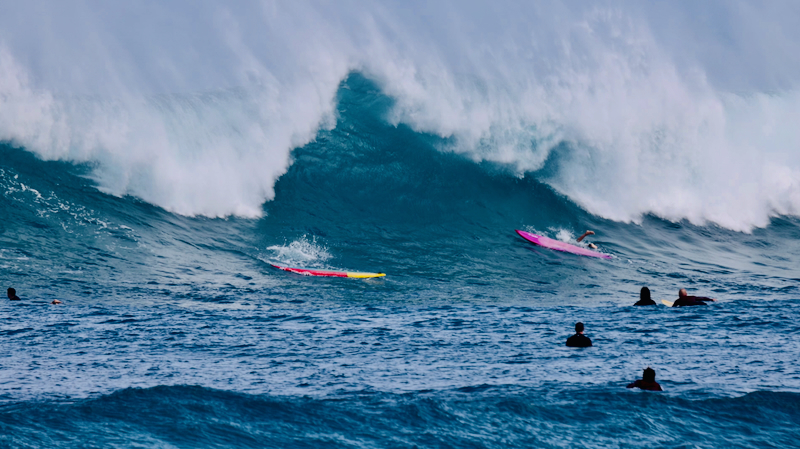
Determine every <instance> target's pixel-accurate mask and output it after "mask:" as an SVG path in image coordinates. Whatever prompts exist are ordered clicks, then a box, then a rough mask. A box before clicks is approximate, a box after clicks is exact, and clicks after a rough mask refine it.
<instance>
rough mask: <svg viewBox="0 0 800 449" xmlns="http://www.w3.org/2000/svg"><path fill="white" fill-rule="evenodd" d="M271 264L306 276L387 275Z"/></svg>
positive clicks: (372, 276) (358, 276) (359, 276)
mask: <svg viewBox="0 0 800 449" xmlns="http://www.w3.org/2000/svg"><path fill="white" fill-rule="evenodd" d="M270 265H272V266H273V267H275V268H277V269H279V270H283V271H288V272H290V273H297V274H302V275H304V276H325V277H337V278H360V279H364V278H377V277H381V276H386V274H385V273H359V272H357V271H333V270H311V269H308V268H292V267H282V266H280V265H275V264H270Z"/></svg>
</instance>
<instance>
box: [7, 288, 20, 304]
mask: <svg viewBox="0 0 800 449" xmlns="http://www.w3.org/2000/svg"><path fill="white" fill-rule="evenodd" d="M8 299H9V300H11V301H22V300H21V299H20V297H19V296H17V291H16V290H14V289H13V288H11V287H9V288H8Z"/></svg>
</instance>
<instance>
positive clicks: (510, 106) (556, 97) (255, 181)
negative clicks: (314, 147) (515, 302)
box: [0, 2, 800, 231]
mask: <svg viewBox="0 0 800 449" xmlns="http://www.w3.org/2000/svg"><path fill="white" fill-rule="evenodd" d="M742 5H744V6H742V7H741V8H739V9H736V7H735V5H729V4H727V3H710V4H704V5H702V6H695V5H693V4H691V3H690V2H686V3H673V4H671V5H670V6H669V7H665V6H663V5H649V6H648V5H640V4H637V3H626V2H604V3H600V4H592V5H587V4H582V3H572V2H562V3H550V4H547V5H524V4H523V5H520V4H511V3H509V4H502V3H501V4H492V5H489V4H482V3H475V4H470V3H463V2H458V3H456V2H436V3H434V4H426V3H424V2H419V3H411V4H408V3H407V2H396V3H384V4H381V5H366V6H365V5H364V4H360V3H356V2H337V3H336V4H327V5H319V4H314V3H305V2H293V3H291V4H279V3H272V2H252V3H239V4H236V5H227V6H221V5H218V4H216V3H213V2H194V3H192V4H191V5H189V4H188V3H187V4H182V3H172V4H160V3H151V4H137V5H110V4H107V3H103V2H88V3H83V4H81V5H66V4H64V3H60V2H40V3H25V4H12V5H8V10H9V13H8V14H6V15H4V17H5V19H0V24H2V25H3V26H2V27H0V29H2V31H0V42H2V48H3V50H2V52H0V69H2V70H0V103H2V108H0V139H4V140H9V141H12V142H14V143H16V144H19V145H22V146H25V147H26V148H27V149H29V150H31V151H34V152H36V153H37V154H38V155H39V156H40V157H43V158H45V159H67V160H74V161H89V162H92V163H94V164H95V165H96V168H95V172H94V173H95V174H94V176H95V178H96V179H97V181H98V184H99V186H100V188H101V189H103V190H105V191H107V192H109V193H112V194H116V195H122V194H131V195H135V196H137V197H140V198H142V199H144V200H146V201H148V202H151V203H154V204H157V205H159V206H161V207H164V208H166V209H168V210H171V211H175V212H178V213H181V214H186V215H195V214H202V215H208V216H225V215H230V214H235V215H240V216H247V217H255V216H258V215H260V214H261V211H262V208H261V205H262V203H263V202H264V201H266V200H269V199H271V198H272V197H273V195H274V192H273V185H274V182H275V181H276V179H277V178H278V177H279V176H281V174H283V173H284V172H285V170H286V168H287V167H288V164H290V162H291V161H290V152H291V150H292V149H293V148H295V147H298V146H302V145H304V144H306V143H308V142H309V141H311V140H312V139H314V137H315V135H316V132H317V130H319V129H320V127H330V126H334V124H335V114H336V104H335V102H336V92H337V89H339V88H340V86H341V82H342V80H344V79H345V78H346V77H347V75H348V74H349V73H352V72H353V71H357V72H361V73H363V74H364V75H366V76H367V77H370V78H372V79H373V80H375V81H376V82H378V84H379V85H380V87H381V88H382V89H383V91H384V92H385V93H386V94H388V95H390V96H391V97H393V98H394V99H395V100H396V103H395V106H394V108H393V110H392V112H391V114H390V116H389V117H388V119H389V120H390V121H391V122H393V123H405V124H408V125H410V126H411V127H413V128H414V129H415V130H417V131H420V132H427V133H432V134H435V135H439V136H442V137H447V138H449V139H448V142H450V143H449V144H448V145H447V146H446V147H444V148H443V149H444V150H446V151H455V152H459V153H462V154H464V155H466V156H468V157H470V158H472V159H475V160H477V161H480V160H488V161H493V162H499V163H502V164H506V165H507V166H508V167H509V169H510V170H512V171H513V172H515V173H517V174H518V175H520V176H523V175H528V174H530V172H534V175H535V176H537V177H541V178H543V179H545V180H546V181H547V182H548V183H549V184H550V185H552V186H553V187H554V188H556V189H557V190H559V191H560V192H562V193H564V194H565V195H567V196H568V197H569V198H571V199H572V200H573V201H575V202H576V203H578V204H580V205H581V206H582V207H584V208H585V209H586V210H588V211H589V212H592V213H594V214H597V215H599V216H603V217H606V218H610V219H614V220H622V221H634V222H635V221H638V220H639V219H640V217H641V216H642V215H643V214H646V213H654V214H656V215H659V216H661V217H664V218H667V219H670V220H680V219H688V220H690V221H692V222H694V223H705V222H707V221H711V222H715V223H717V224H719V225H722V226H724V227H728V228H731V229H736V230H743V231H747V230H750V229H752V228H753V227H755V226H765V225H766V224H767V223H768V220H769V217H770V216H772V215H780V214H798V213H800V152H798V151H797V150H798V147H800V135H799V134H798V133H797V132H796V131H795V129H794V127H795V123H797V121H798V118H800V90H798V84H797V81H798V80H800V77H799V76H798V75H800V56H798V55H796V54H793V53H791V52H788V51H787V50H788V49H791V48H793V47H792V45H791V43H792V42H796V40H795V36H794V35H795V34H797V33H798V32H796V31H793V28H792V27H791V26H789V25H790V24H791V23H793V22H794V21H796V20H795V19H796V18H797V16H798V15H800V11H796V8H783V9H782V8H778V7H771V8H763V9H762V8H755V7H754V6H753V5H751V4H749V3H744V4H742ZM42 11H44V12H42ZM45 18H46V19H47V21H48V23H49V25H48V26H47V27H42V26H37V25H41V24H43V23H44V19H45ZM709 23H710V26H709ZM768 24H769V25H768ZM775 28H777V29H782V30H784V32H783V33H782V34H781V33H771V34H769V33H765V31H767V30H768V29H775ZM43 29H44V30H46V32H43ZM681 36H684V37H681ZM720 54H728V55H733V54H738V55H740V56H741V57H742V58H746V59H747V60H746V61H742V60H741V59H735V58H727V59H724V58H721V57H720V56H719V55H720ZM732 71H736V75H735V76H734V75H732V74H731V72H732ZM343 113H346V111H345V112H343Z"/></svg>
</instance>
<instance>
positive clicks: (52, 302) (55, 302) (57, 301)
mask: <svg viewBox="0 0 800 449" xmlns="http://www.w3.org/2000/svg"><path fill="white" fill-rule="evenodd" d="M50 304H63V303H62V302H61V301H59V300H57V299H54V300H52V301H51V302H50Z"/></svg>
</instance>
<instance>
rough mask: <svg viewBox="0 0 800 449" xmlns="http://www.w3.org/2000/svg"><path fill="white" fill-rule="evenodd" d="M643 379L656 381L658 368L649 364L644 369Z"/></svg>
mask: <svg viewBox="0 0 800 449" xmlns="http://www.w3.org/2000/svg"><path fill="white" fill-rule="evenodd" d="M642 380H643V381H645V382H655V381H656V370H654V369H653V368H650V367H649V366H648V367H647V368H645V369H644V372H643V373H642Z"/></svg>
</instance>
